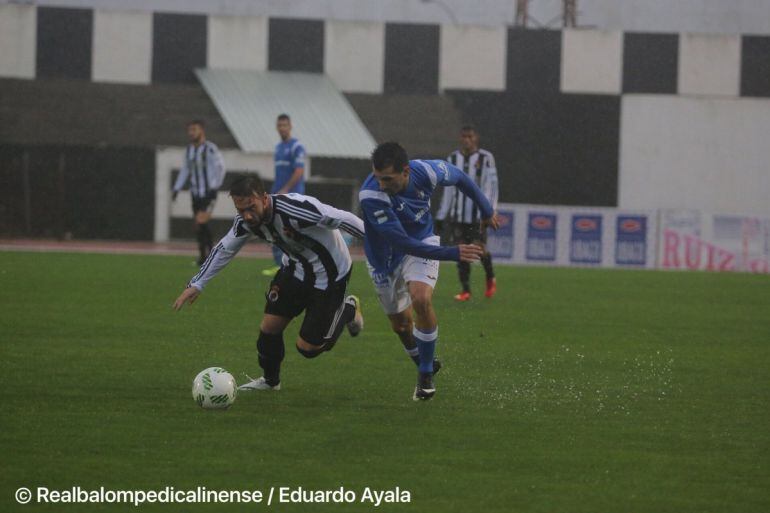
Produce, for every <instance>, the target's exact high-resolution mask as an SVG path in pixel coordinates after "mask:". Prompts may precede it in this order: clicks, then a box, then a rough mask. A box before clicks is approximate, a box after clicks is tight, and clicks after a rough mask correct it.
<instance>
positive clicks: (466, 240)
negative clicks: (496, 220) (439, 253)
mask: <svg viewBox="0 0 770 513" xmlns="http://www.w3.org/2000/svg"><path fill="white" fill-rule="evenodd" d="M451 234H452V242H454V243H455V244H471V243H472V242H481V243H482V244H486V243H487V231H486V230H482V229H481V226H480V225H479V224H478V223H453V224H452V225H451Z"/></svg>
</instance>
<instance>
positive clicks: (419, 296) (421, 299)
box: [412, 291, 433, 313]
mask: <svg viewBox="0 0 770 513" xmlns="http://www.w3.org/2000/svg"><path fill="white" fill-rule="evenodd" d="M432 302H433V295H432V294H431V293H430V292H425V291H419V292H416V293H414V294H412V307H413V308H414V309H415V310H416V311H417V312H418V313H427V312H429V311H430V309H431V308H432V306H431V304H432Z"/></svg>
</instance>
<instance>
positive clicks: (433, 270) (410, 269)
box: [367, 235, 441, 315]
mask: <svg viewBox="0 0 770 513" xmlns="http://www.w3.org/2000/svg"><path fill="white" fill-rule="evenodd" d="M423 242H424V243H425V244H431V245H433V246H439V245H440V244H441V239H440V237H439V236H438V235H433V236H431V237H428V238H426V239H423ZM438 267H439V261H438V260H428V259H427V258H420V257H416V256H412V255H406V256H405V257H404V259H403V260H402V261H401V263H400V264H399V265H398V267H397V268H396V270H395V271H393V273H392V274H389V275H381V274H377V273H375V272H374V269H373V268H372V266H370V265H369V264H367V268H368V269H369V276H370V277H371V278H372V283H374V288H375V290H376V291H377V298H378V299H379V300H380V304H381V305H382V309H383V310H385V313H386V314H388V315H394V314H397V313H401V312H403V311H404V310H406V309H407V308H409V306H410V305H411V304H412V298H411V297H410V296H409V288H408V284H409V282H410V281H419V282H422V283H425V284H427V285H430V286H431V287H432V288H436V280H438Z"/></svg>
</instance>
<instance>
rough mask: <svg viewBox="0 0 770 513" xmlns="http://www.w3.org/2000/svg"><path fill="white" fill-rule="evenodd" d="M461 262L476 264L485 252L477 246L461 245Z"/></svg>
mask: <svg viewBox="0 0 770 513" xmlns="http://www.w3.org/2000/svg"><path fill="white" fill-rule="evenodd" d="M457 247H458V248H459V249H460V262H476V261H478V260H480V259H481V255H483V254H484V250H483V249H482V248H481V246H477V245H476V244H460V245H459V246H457Z"/></svg>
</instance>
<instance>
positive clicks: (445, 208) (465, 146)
mask: <svg viewBox="0 0 770 513" xmlns="http://www.w3.org/2000/svg"><path fill="white" fill-rule="evenodd" d="M447 160H448V161H449V162H450V163H452V164H454V165H455V167H457V168H458V169H461V170H462V171H463V172H464V173H465V174H466V175H468V177H469V178H470V179H471V180H472V181H473V182H474V183H475V184H476V185H478V186H479V188H480V189H481V191H482V192H483V193H484V196H486V198H487V199H488V200H489V202H490V203H491V204H492V208H493V209H496V208H497V194H498V184H497V167H496V166H495V157H494V156H492V153H490V152H489V151H487V150H484V149H481V148H479V134H478V131H477V130H476V129H475V128H474V127H473V126H470V125H466V126H464V127H462V128H461V129H460V149H459V150H457V151H455V152H453V153H452V154H451V155H449V157H448V158H447ZM445 220H446V222H447V224H448V226H447V227H446V228H447V229H448V230H447V231H449V234H450V238H451V240H452V241H454V242H462V243H465V244H476V245H478V246H481V247H482V248H483V249H484V254H483V255H482V256H481V264H482V265H483V266H484V272H485V273H486V278H487V289H486V291H485V292H484V295H485V296H486V297H492V296H493V295H494V294H495V292H496V291H497V283H496V280H495V271H494V269H493V267H492V255H491V254H490V253H489V251H487V248H486V243H487V232H486V230H484V229H482V228H481V220H482V217H481V211H480V210H479V208H478V207H477V206H476V205H475V204H474V203H473V198H471V197H469V196H468V195H466V194H464V193H463V191H462V190H460V189H459V188H458V187H447V188H445V189H444V196H443V197H442V199H441V206H440V207H439V210H438V212H436V228H437V229H438V232H439V233H443V232H444V227H443V226H442V224H443V222H444V221H445ZM457 271H458V274H459V275H460V284H461V285H462V291H461V292H460V293H459V294H457V295H456V296H455V299H456V300H457V301H468V300H469V299H470V298H471V264H470V263H468V262H458V263H457Z"/></svg>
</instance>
